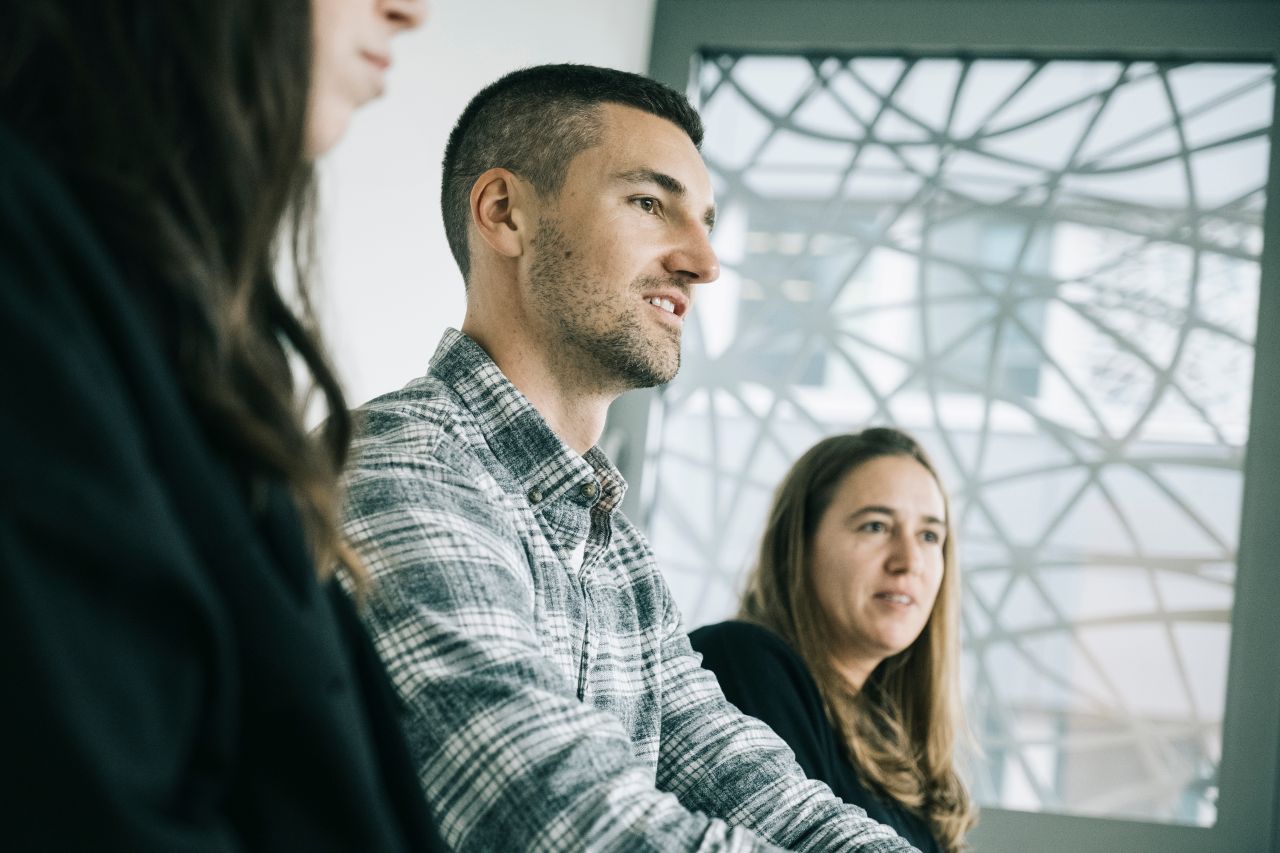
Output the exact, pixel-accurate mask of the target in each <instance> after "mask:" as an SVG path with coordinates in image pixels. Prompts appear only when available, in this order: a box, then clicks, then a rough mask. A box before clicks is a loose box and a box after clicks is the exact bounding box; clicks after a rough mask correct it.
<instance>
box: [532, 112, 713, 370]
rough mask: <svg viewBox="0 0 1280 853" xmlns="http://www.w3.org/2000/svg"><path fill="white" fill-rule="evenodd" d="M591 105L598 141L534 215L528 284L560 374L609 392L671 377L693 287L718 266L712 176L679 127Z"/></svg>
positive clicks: (647, 116)
mask: <svg viewBox="0 0 1280 853" xmlns="http://www.w3.org/2000/svg"><path fill="white" fill-rule="evenodd" d="M601 110H602V118H603V120H604V133H603V139H602V141H601V143H600V144H599V145H597V146H595V147H593V148H589V149H587V150H586V151H583V152H582V153H580V154H578V155H577V156H576V157H575V158H574V159H573V160H572V161H571V162H570V164H569V169H568V172H567V175H566V178H565V182H564V186H563V187H562V188H561V191H560V194H559V197H558V198H556V199H554V200H553V201H551V202H549V203H548V205H547V206H546V207H545V208H544V209H543V210H542V211H541V212H540V218H539V222H538V226H537V228H536V230H535V234H534V238H533V258H532V262H531V266H530V269H529V290H530V297H531V307H532V309H533V311H532V313H533V314H534V315H536V316H537V317H538V318H539V321H540V324H541V325H542V326H543V329H542V331H543V332H544V333H545V337H544V340H545V341H546V346H547V347H548V350H547V354H548V356H549V358H550V360H551V361H552V363H553V364H555V365H556V368H557V370H558V371H559V372H561V373H562V374H563V375H562V376H561V379H562V380H567V381H569V382H571V383H573V384H575V385H579V386H580V387H583V388H584V389H590V390H593V391H607V392H615V393H620V392H622V391H625V390H628V389H631V388H647V387H650V386H653V385H657V384H660V383H662V382H667V381H669V380H670V379H671V378H672V377H674V376H675V374H676V370H677V369H678V368H679V366H680V334H681V331H682V329H683V327H684V323H685V319H686V318H687V317H688V312H689V309H690V308H691V307H692V305H693V289H694V288H693V285H695V284H699V283H703V282H709V281H714V280H715V279H716V278H717V277H718V276H719V274H720V267H719V264H718V262H717V260H716V256H715V252H714V251H713V250H712V248H711V243H710V240H709V236H710V231H711V225H712V222H713V220H714V217H715V205H714V202H713V198H712V191H711V180H710V177H709V176H708V174H707V169H706V166H705V165H704V164H703V162H702V157H701V156H700V155H699V154H698V151H697V149H696V148H694V146H693V142H692V141H691V140H690V139H689V137H688V135H686V134H685V132H684V131H683V130H681V129H680V128H679V127H677V126H676V125H674V124H672V123H671V122H669V121H667V120H666V119H662V118H658V117H657V116H654V115H651V114H649V113H646V112H643V111H641V110H637V109H633V108H631V107H624V106H619V105H615V104H605V105H603V106H602V107H601Z"/></svg>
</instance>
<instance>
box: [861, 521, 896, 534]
mask: <svg viewBox="0 0 1280 853" xmlns="http://www.w3.org/2000/svg"><path fill="white" fill-rule="evenodd" d="M862 529H863V530H865V531H867V532H868V533H883V532H885V531H886V530H888V529H889V528H888V527H886V526H885V523H884V522H883V521H868V522H867V523H866V524H864V525H862Z"/></svg>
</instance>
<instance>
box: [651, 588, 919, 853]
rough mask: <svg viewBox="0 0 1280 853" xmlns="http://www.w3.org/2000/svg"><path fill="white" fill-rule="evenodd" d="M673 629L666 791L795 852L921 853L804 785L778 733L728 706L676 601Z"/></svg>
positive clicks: (667, 652)
mask: <svg viewBox="0 0 1280 853" xmlns="http://www.w3.org/2000/svg"><path fill="white" fill-rule="evenodd" d="M664 589H665V587H664ZM664 632H665V637H666V639H665V640H664V642H663V656H662V659H663V670H664V673H665V679H664V687H663V710H662V739H661V748H660V749H661V751H660V753H659V757H658V786H659V787H660V788H662V789H663V790H669V791H673V792H675V793H676V794H677V795H678V796H679V797H680V801H681V802H682V803H684V804H685V805H686V806H687V807H688V808H690V809H695V810H697V811H701V812H705V813H707V814H713V815H718V816H720V817H723V818H724V819H726V820H728V821H730V822H731V823H733V824H736V825H741V826H745V827H749V828H750V829H752V830H754V831H755V832H758V833H759V834H760V835H762V836H763V837H765V838H767V839H769V840H770V841H771V842H773V843H774V844H777V845H779V846H781V847H784V848H786V849H788V850H797V851H818V850H823V851H827V850H847V851H859V853H889V851H911V850H915V848H914V847H912V846H911V845H910V844H908V843H907V842H906V841H904V840H903V839H902V838H901V837H900V836H899V835H898V834H897V833H896V832H894V831H893V829H892V828H890V827H888V826H885V825H883V824H881V823H878V822H876V821H874V820H871V819H870V818H868V817H867V816H866V812H865V811H863V810H862V809H861V808H860V807H858V806H854V805H846V804H845V803H844V802H842V801H841V800H839V799H837V798H836V797H835V795H834V794H832V793H831V789H830V788H828V787H827V786H826V785H825V784H823V783H821V782H816V781H811V780H808V779H806V778H804V773H803V771H802V770H801V769H800V766H799V765H798V764H796V761H795V757H794V755H793V754H792V752H791V749H790V748H789V747H788V746H787V745H786V743H784V742H783V741H782V739H781V738H779V737H778V736H777V735H776V734H774V732H773V730H772V729H770V728H769V727H768V726H767V725H765V724H764V723H762V722H760V721H759V720H757V719H755V718H754V717H749V716H747V715H746V714H743V713H742V712H741V711H739V710H738V709H737V708H735V707H733V706H732V705H731V704H729V702H728V701H727V700H725V698H724V694H723V693H722V692H721V690H720V687H719V685H718V684H717V683H716V679H715V676H714V675H713V674H712V673H710V672H708V671H707V670H705V669H703V668H702V667H701V666H700V665H699V657H698V655H697V653H695V652H694V651H693V649H692V648H691V647H690V645H689V638H688V637H687V636H686V635H685V633H684V631H683V629H682V626H681V624H680V619H679V614H678V613H677V612H676V609H675V606H674V603H672V602H671V600H670V596H669V595H668V599H667V608H666V613H665V625H664ZM690 756H697V757H698V758H697V760H690V758H689V757H690Z"/></svg>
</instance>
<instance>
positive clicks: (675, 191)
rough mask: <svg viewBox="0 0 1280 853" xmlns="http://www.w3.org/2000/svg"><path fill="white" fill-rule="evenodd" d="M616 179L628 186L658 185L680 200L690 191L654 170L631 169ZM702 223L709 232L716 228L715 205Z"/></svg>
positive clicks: (704, 214)
mask: <svg viewBox="0 0 1280 853" xmlns="http://www.w3.org/2000/svg"><path fill="white" fill-rule="evenodd" d="M616 177H617V178H618V180H620V181H622V182H624V183H628V184H656V185H657V186H659V187H662V189H664V190H666V191H667V192H669V193H671V194H672V195H674V196H679V197H680V198H683V197H684V196H685V195H687V194H688V192H689V191H688V189H686V188H685V185H684V184H682V183H680V182H679V181H678V180H676V179H675V178H673V177H671V176H670V175H668V174H666V173H665V172H659V171H656V170H654V169H629V170H628V171H625V172H619V173H618V174H617V176H616ZM702 223H703V224H704V225H706V226H707V230H708V231H710V230H711V229H712V228H715V226H716V208H715V205H711V206H710V207H708V208H707V209H706V212H704V213H703V214H702Z"/></svg>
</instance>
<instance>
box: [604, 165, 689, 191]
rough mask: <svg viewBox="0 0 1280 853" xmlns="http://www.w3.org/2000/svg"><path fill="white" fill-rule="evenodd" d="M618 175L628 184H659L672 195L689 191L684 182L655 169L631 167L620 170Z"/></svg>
mask: <svg viewBox="0 0 1280 853" xmlns="http://www.w3.org/2000/svg"><path fill="white" fill-rule="evenodd" d="M617 177H618V180H620V181H623V182H625V183H628V184H657V185H658V186H660V187H662V188H663V189H664V190H666V191H667V192H669V193H671V194H672V195H678V196H683V195H685V194H686V193H687V192H688V190H687V189H685V186H684V184H682V183H680V182H679V181H677V180H676V179H675V178H673V177H671V176H670V175H668V174H665V173H663V172H657V171H654V170H653V169H630V170H628V171H626V172H619V173H618V175H617Z"/></svg>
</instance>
